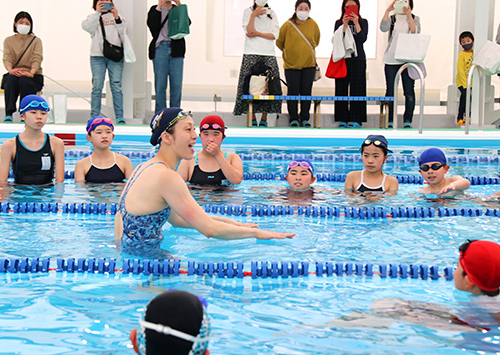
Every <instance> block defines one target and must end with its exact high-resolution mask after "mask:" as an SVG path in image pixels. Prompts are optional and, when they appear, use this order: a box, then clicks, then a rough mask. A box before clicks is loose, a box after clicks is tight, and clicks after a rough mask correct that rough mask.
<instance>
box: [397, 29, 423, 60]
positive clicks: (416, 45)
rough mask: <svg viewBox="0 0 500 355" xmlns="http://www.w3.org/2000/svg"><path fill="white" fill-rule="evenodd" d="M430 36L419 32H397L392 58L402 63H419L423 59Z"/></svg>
mask: <svg viewBox="0 0 500 355" xmlns="http://www.w3.org/2000/svg"><path fill="white" fill-rule="evenodd" d="M430 40H431V36H429V35H423V34H419V33H398V38H397V43H396V52H395V54H394V59H396V60H399V61H400V62H402V63H406V62H414V63H420V62H423V61H424V59H425V55H426V54H427V49H428V48H429V41H430Z"/></svg>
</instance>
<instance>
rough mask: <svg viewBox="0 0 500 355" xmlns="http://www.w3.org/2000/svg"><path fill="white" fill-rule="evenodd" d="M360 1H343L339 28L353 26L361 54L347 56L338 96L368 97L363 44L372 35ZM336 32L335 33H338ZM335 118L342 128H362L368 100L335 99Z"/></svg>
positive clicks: (336, 24)
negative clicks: (360, 10) (369, 34)
mask: <svg viewBox="0 0 500 355" xmlns="http://www.w3.org/2000/svg"><path fill="white" fill-rule="evenodd" d="M359 8H360V3H359V0H344V1H342V8H341V16H340V18H339V19H338V20H337V21H335V31H337V29H338V28H339V27H340V26H343V32H344V33H345V32H346V30H347V29H348V28H349V29H350V30H351V32H352V34H353V37H354V41H355V42H356V50H357V56H353V57H351V58H346V59H345V64H346V67H347V76H346V77H345V78H343V79H335V96H366V55H365V50H364V48H363V44H364V43H365V42H366V39H367V37H368V21H367V20H365V19H364V18H362V17H361V15H360V14H359ZM335 31H334V32H335ZM335 121H337V122H340V124H339V127H340V128H345V127H349V128H361V125H362V124H363V122H366V101H335Z"/></svg>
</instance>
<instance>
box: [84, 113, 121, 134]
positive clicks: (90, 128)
mask: <svg viewBox="0 0 500 355" xmlns="http://www.w3.org/2000/svg"><path fill="white" fill-rule="evenodd" d="M100 125H106V126H109V127H110V128H111V130H114V129H115V127H114V126H113V121H111V119H109V118H107V117H101V116H99V117H95V118H94V120H93V121H92V122H90V124H89V125H88V126H87V133H90V132H91V131H93V130H94V129H95V128H96V127H97V126H100Z"/></svg>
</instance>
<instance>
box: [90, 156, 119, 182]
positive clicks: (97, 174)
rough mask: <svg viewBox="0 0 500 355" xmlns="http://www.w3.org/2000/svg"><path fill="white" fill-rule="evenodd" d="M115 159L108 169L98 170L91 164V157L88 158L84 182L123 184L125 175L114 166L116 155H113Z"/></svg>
mask: <svg viewBox="0 0 500 355" xmlns="http://www.w3.org/2000/svg"><path fill="white" fill-rule="evenodd" d="M113 156H114V157H115V163H114V164H113V165H112V166H111V167H109V168H104V169H101V168H98V167H97V166H95V165H94V163H93V162H92V156H90V164H91V165H90V169H89V171H87V174H85V182H96V183H108V182H123V180H124V179H125V174H124V173H123V171H122V170H121V169H120V167H119V166H118V165H117V164H116V154H115V153H113Z"/></svg>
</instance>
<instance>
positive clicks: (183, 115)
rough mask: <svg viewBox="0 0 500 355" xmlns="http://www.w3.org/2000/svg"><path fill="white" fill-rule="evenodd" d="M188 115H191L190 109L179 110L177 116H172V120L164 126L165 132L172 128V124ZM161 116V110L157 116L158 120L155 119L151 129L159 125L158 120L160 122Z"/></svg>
mask: <svg viewBox="0 0 500 355" xmlns="http://www.w3.org/2000/svg"><path fill="white" fill-rule="evenodd" d="M189 116H192V114H191V111H184V110H183V111H180V112H179V113H178V114H177V116H175V117H174V118H172V120H171V121H170V122H169V123H168V125H167V127H166V128H165V132H167V131H168V130H169V129H170V128H172V126H173V125H174V124H175V123H176V122H177V121H179V120H181V119H183V118H186V117H189ZM162 117H163V112H162V114H161V116H160V117H159V118H158V120H157V121H156V123H155V126H154V128H153V129H156V128H158V127H159V126H160V122H161V119H162Z"/></svg>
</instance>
